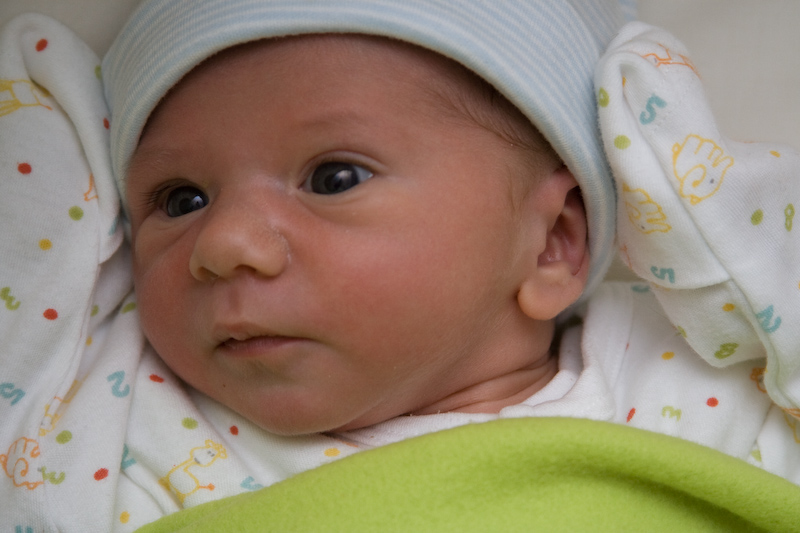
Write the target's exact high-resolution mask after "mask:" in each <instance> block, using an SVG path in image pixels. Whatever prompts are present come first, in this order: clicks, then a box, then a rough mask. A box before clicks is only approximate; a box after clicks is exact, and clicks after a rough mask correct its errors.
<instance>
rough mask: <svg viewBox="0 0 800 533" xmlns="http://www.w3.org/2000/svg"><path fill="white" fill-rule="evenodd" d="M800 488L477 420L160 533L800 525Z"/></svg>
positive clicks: (562, 431) (743, 468) (653, 446)
mask: <svg viewBox="0 0 800 533" xmlns="http://www.w3.org/2000/svg"><path fill="white" fill-rule="evenodd" d="M798 530H800V487H798V486H796V485H794V484H792V483H790V482H788V481H786V480H784V479H782V478H779V477H777V476H774V475H772V474H769V473H767V472H764V471H763V470H760V469H758V468H756V467H754V466H751V465H749V464H747V463H745V462H744V461H741V460H738V459H735V458H732V457H729V456H727V455H724V454H722V453H720V452H717V451H715V450H712V449H710V448H706V447H703V446H698V445H696V444H693V443H690V442H686V441H682V440H678V439H675V438H672V437H668V436H665V435H660V434H656V433H651V432H647V431H643V430H638V429H632V428H629V427H625V426H620V425H615V424H610V423H604V422H593V421H589V420H577V419H555V418H554V419H530V418H528V419H513V420H499V421H496V422H490V423H485V424H474V425H469V426H464V427H459V428H456V429H452V430H448V431H443V432H440V433H433V434H430V435H425V436H422V437H419V438H416V439H411V440H407V441H404V442H400V443H397V444H394V445H390V446H385V447H383V448H378V449H375V450H371V451H366V452H363V453H359V454H356V455H353V456H351V457H348V458H346V459H343V460H341V461H337V462H334V463H331V464H329V465H326V466H323V467H321V468H318V469H316V470H312V471H309V472H305V473H303V474H300V475H298V476H295V477H293V478H291V479H288V480H286V481H284V482H282V483H278V484H276V485H273V486H271V487H267V488H265V489H262V490H260V491H258V492H254V493H247V494H242V495H239V496H235V497H232V498H228V499H224V500H220V501H216V502H211V503H208V504H205V505H201V506H198V507H194V508H191V509H187V510H184V511H182V512H180V513H177V514H173V515H170V516H167V517H165V518H163V519H161V520H159V521H158V522H155V523H153V524H151V525H149V526H147V527H145V528H143V529H140V531H141V532H143V533H144V532H146V533H154V532H161V531H170V532H172V531H209V532H211V531H214V532H219V531H237V532H238V531H245V532H246V531H280V532H287V531H414V532H419V531H437V532H440V531H443V532H446V531H459V532H461V531H693V532H695V531H726V532H730V531H787V532H788V531H798Z"/></svg>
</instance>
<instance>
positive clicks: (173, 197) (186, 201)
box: [164, 186, 208, 217]
mask: <svg viewBox="0 0 800 533" xmlns="http://www.w3.org/2000/svg"><path fill="white" fill-rule="evenodd" d="M206 205H208V196H206V195H205V193H203V192H202V191H201V190H199V189H198V188H196V187H189V186H183V187H176V188H175V189H172V190H171V191H170V192H169V193H167V196H166V200H165V201H164V209H165V211H166V212H167V215H169V216H171V217H179V216H183V215H186V214H189V213H191V212H192V211H197V210H198V209H202V208H204V207H205V206H206Z"/></svg>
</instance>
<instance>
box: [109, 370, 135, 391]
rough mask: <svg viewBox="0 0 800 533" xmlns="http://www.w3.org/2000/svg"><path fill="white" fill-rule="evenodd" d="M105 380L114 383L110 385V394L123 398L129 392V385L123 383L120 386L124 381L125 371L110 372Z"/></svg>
mask: <svg viewBox="0 0 800 533" xmlns="http://www.w3.org/2000/svg"><path fill="white" fill-rule="evenodd" d="M106 380H107V381H109V382H113V383H114V384H113V385H112V386H111V394H113V395H114V396H116V397H117V398H124V397H125V396H127V395H128V394H129V393H130V392H131V387H130V386H129V385H128V384H125V387H122V384H123V382H124V381H125V372H124V371H123V370H119V371H117V372H114V373H113V374H110V375H109V376H108V377H107V378H106Z"/></svg>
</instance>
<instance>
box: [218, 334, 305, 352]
mask: <svg viewBox="0 0 800 533" xmlns="http://www.w3.org/2000/svg"><path fill="white" fill-rule="evenodd" d="M299 341H302V339H299V338H297V337H285V336H283V335H255V336H245V337H242V338H234V337H230V338H228V339H226V340H225V341H223V342H221V343H220V344H219V348H220V349H221V350H222V351H223V352H226V353H228V354H229V355H236V356H245V357H246V356H253V355H263V354H266V353H268V352H270V351H273V350H275V349H278V348H282V347H284V346H288V345H290V344H294V343H296V342H299Z"/></svg>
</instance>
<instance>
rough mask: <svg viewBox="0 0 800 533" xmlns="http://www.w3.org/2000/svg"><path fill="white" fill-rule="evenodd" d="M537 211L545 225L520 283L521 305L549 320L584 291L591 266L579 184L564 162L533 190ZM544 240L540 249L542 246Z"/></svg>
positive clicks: (526, 309)
mask: <svg viewBox="0 0 800 533" xmlns="http://www.w3.org/2000/svg"><path fill="white" fill-rule="evenodd" d="M532 195H533V196H534V198H533V199H532V200H531V201H532V202H533V203H534V204H535V206H534V209H536V212H537V213H538V215H539V216H537V217H536V219H537V220H536V221H535V222H534V224H539V225H540V226H541V227H540V228H539V229H537V234H540V233H539V232H541V231H544V232H545V235H544V239H543V241H542V240H541V239H538V241H539V243H540V244H539V245H538V249H537V250H536V251H535V252H534V254H532V255H536V256H537V257H536V264H535V265H531V268H529V270H528V275H527V277H526V279H524V280H523V282H522V284H521V285H520V289H519V292H518V294H517V302H518V304H519V306H520V309H521V310H522V312H523V313H525V314H526V315H527V316H529V317H530V318H533V319H535V320H550V319H552V318H555V317H556V316H557V315H558V314H559V313H560V312H561V311H563V310H564V309H566V308H567V307H569V306H570V305H571V304H572V303H574V302H575V301H576V300H577V299H578V298H579V297H580V295H581V293H582V292H583V288H584V287H585V285H586V278H587V275H588V271H589V250H588V246H587V242H586V236H587V226H586V212H585V210H584V207H583V200H582V198H581V193H580V189H579V188H578V184H577V182H576V181H575V178H574V177H573V176H572V173H571V172H570V171H569V170H568V169H567V167H565V166H562V167H561V168H559V169H557V170H555V171H554V172H553V173H552V174H551V175H550V176H548V177H547V178H545V179H544V180H543V181H542V183H541V184H540V185H539V186H538V187H537V188H535V190H534V191H533V192H532ZM542 246H543V249H542Z"/></svg>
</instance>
